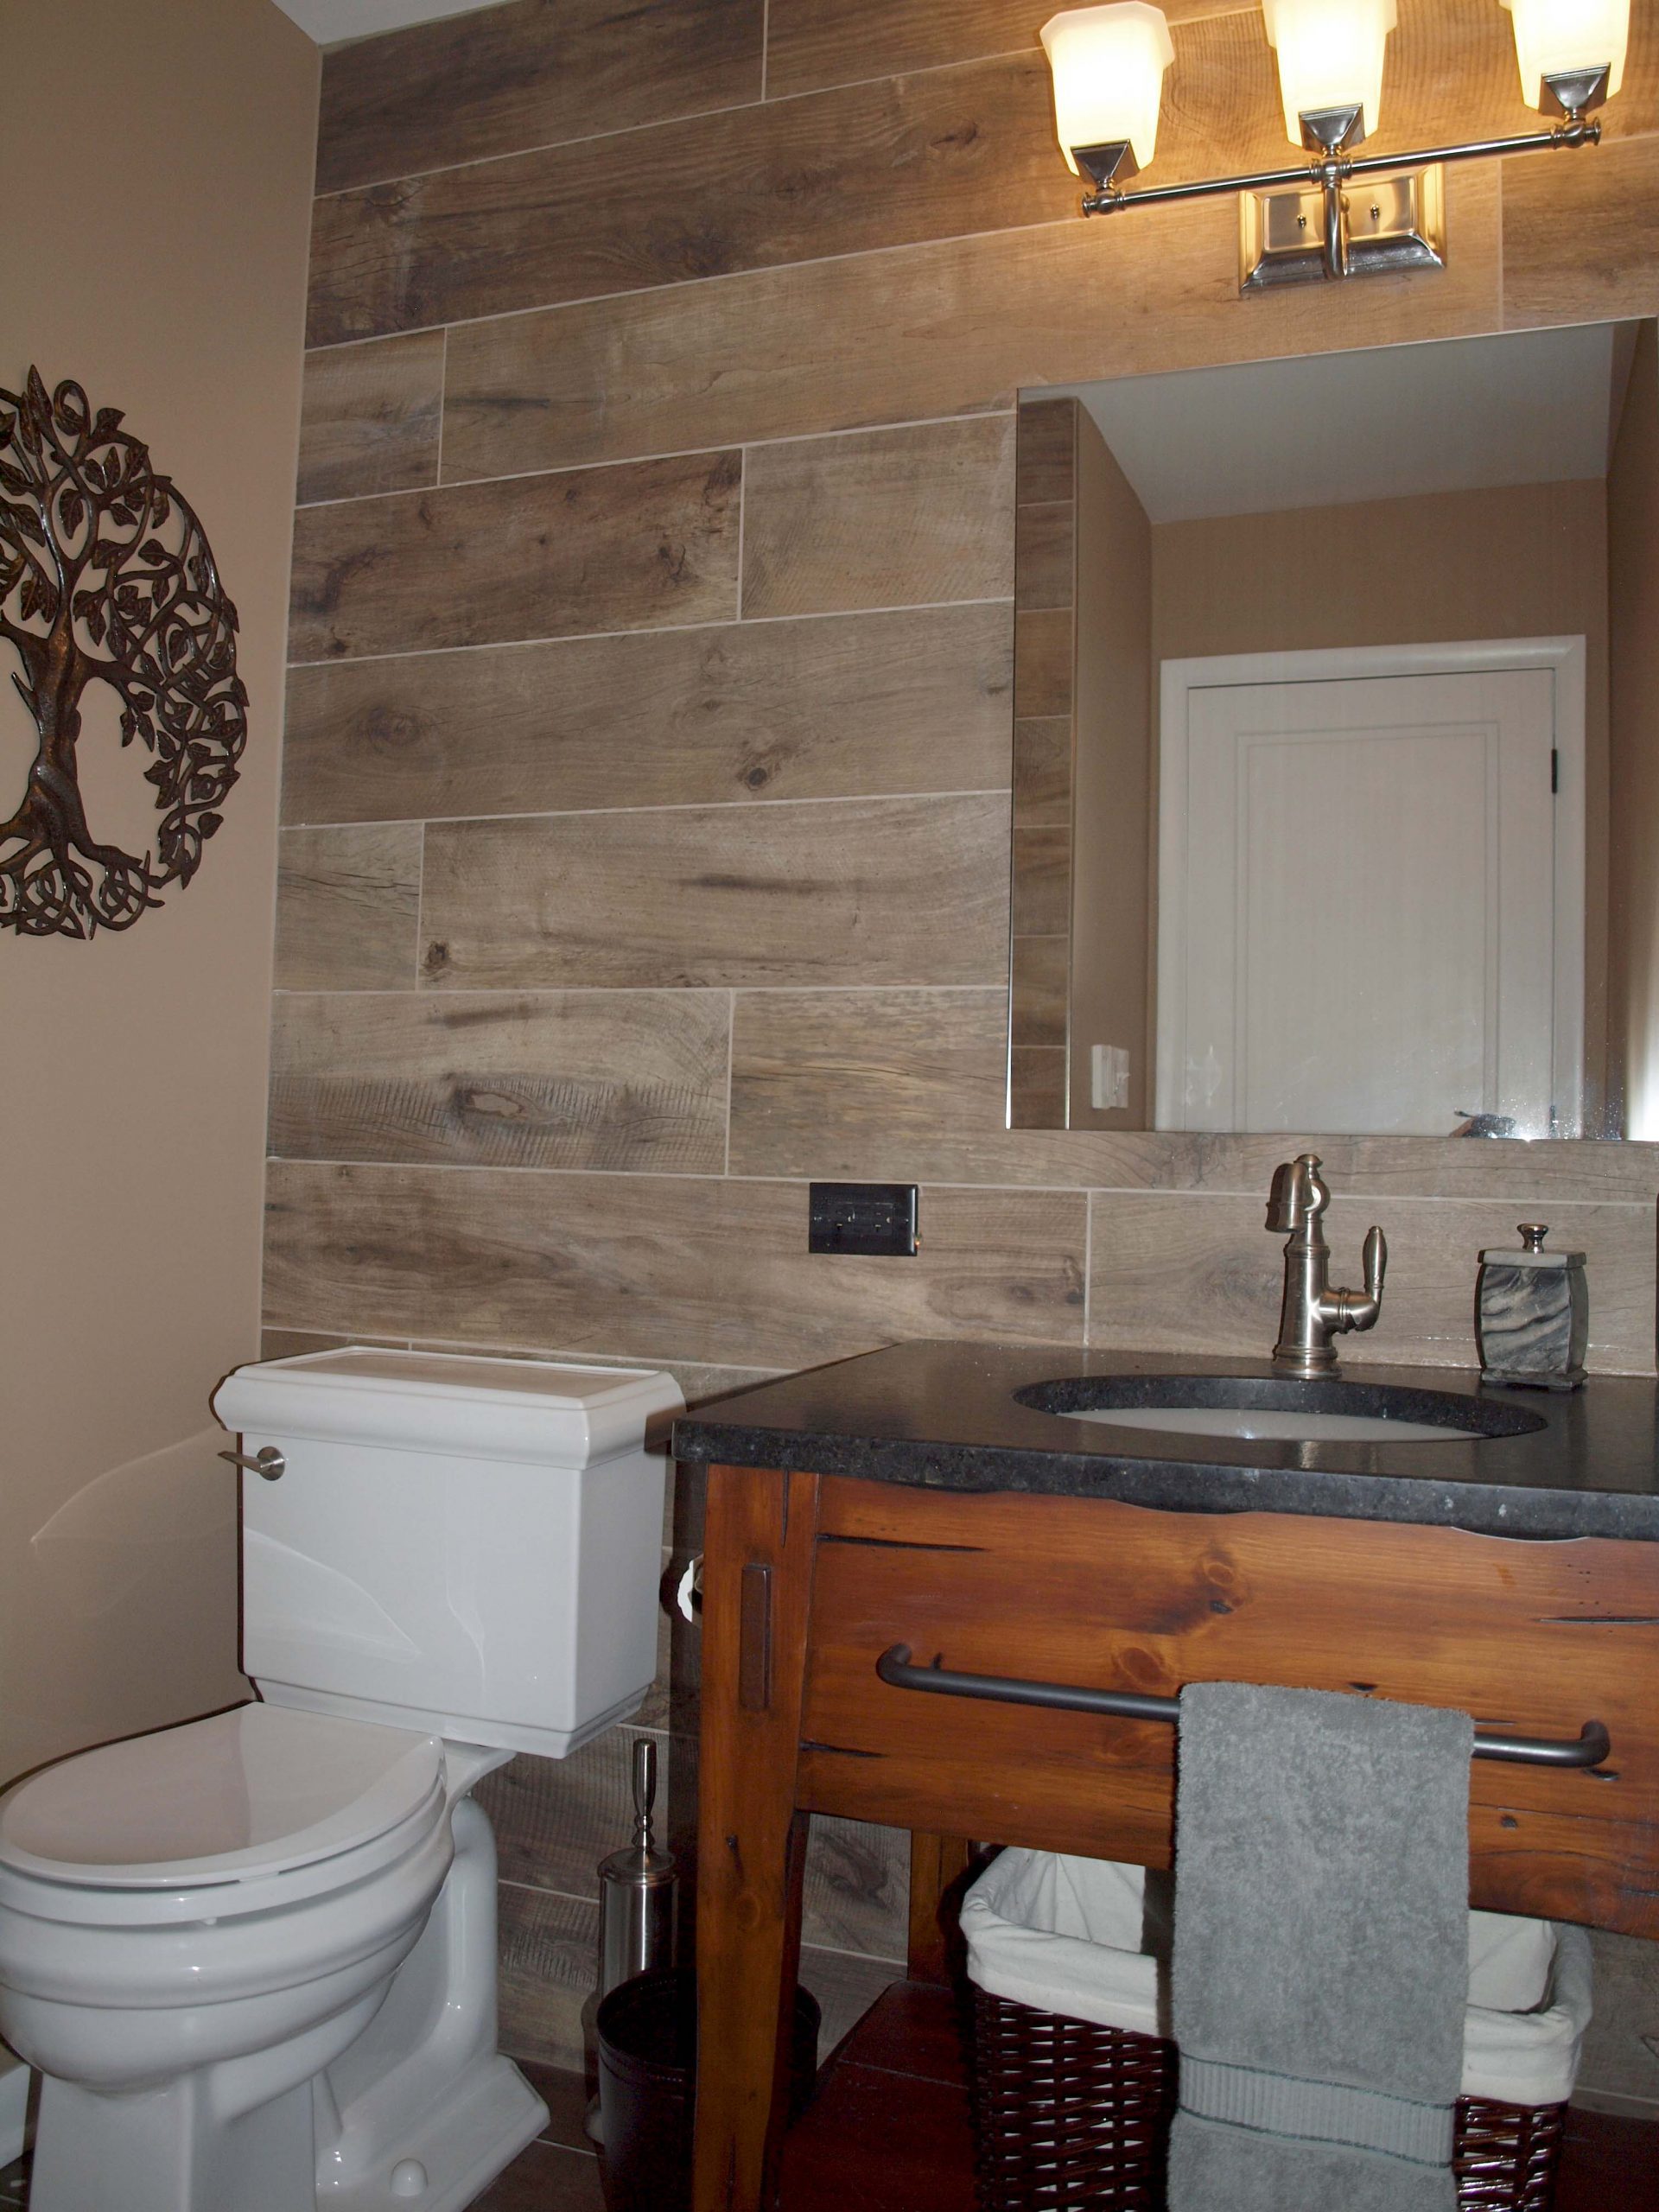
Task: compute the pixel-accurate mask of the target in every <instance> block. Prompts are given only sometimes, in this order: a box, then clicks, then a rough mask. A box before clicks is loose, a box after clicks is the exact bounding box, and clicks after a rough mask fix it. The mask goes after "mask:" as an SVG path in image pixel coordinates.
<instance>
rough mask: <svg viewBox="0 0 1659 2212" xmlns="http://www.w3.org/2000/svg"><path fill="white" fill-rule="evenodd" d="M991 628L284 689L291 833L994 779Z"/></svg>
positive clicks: (497, 664)
mask: <svg viewBox="0 0 1659 2212" xmlns="http://www.w3.org/2000/svg"><path fill="white" fill-rule="evenodd" d="M1010 631H1011V626H1010V623H1009V619H1008V613H1007V608H1006V607H929V608H925V609H922V610H918V611H917V612H915V613H898V614H864V615H848V616H844V617H836V618H835V619H833V620H811V621H803V622H766V623H742V624H730V625H726V626H719V627H715V628H710V629H706V630H695V631H693V630H668V631H657V632H648V631H641V632H637V633H635V634H634V635H632V636H629V637H620V638H579V639H563V640H560V641H558V642H556V643H554V644H550V645H512V646H502V647H500V648H499V649H496V650H493V651H490V652H466V653H436V654H413V655H409V656H400V657H397V658H392V659H389V660H372V661H362V662H348V663H344V664H340V666H337V667H335V666H331V665H329V664H327V663H321V664H316V665H315V666H312V667H308V668H301V669H296V670H294V671H292V673H291V674H290V676H289V690H288V726H287V731H286V734H285V737H284V742H283V812H284V816H285V817H286V818H287V819H288V820H289V821H293V822H350V821H354V820H359V819H364V818H379V817H385V816H388V815H389V816H391V817H395V818H397V819H398V820H403V819H404V818H427V819H429V818H431V817H435V816H441V815H451V816H453V815H468V814H534V813H539V812H548V811H554V810H556V811H558V812H560V813H574V812H576V811H579V810H582V809H584V808H588V807H613V806H616V805H619V804H624V805H631V806H683V805H696V804H720V803H723V802H725V801H728V800H741V801H748V802H753V801H754V800H769V799H774V798H784V799H788V798H857V797H861V796H864V795H867V794H868V795H874V794H876V793H878V792H881V791H989V790H994V789H995V787H996V786H998V785H1001V784H1004V783H1006V782H1007V779H1008V702H1009V698H1010V695H1011V685H1012V678H1011V675H1010V653H1011V645H1010Z"/></svg>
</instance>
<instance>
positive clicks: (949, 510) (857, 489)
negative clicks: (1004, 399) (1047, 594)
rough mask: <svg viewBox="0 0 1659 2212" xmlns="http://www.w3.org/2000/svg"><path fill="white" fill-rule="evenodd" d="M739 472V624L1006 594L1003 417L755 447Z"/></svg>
mask: <svg viewBox="0 0 1659 2212" xmlns="http://www.w3.org/2000/svg"><path fill="white" fill-rule="evenodd" d="M747 470H748V475H747V486H746V496H745V502H744V524H743V528H744V539H743V612H744V613H745V614H746V615H750V616H754V615H778V614H817V613H831V612H834V611H836V610H838V609H842V608H853V607H907V606H908V607H914V606H925V605H929V604H931V603H933V602H935V601H946V600H982V599H1000V598H1006V597H1007V596H1008V595H1009V594H1011V593H1012V591H1013V589H1014V569H1013V561H1012V537H1013V531H1012V527H1011V524H1012V515H1013V506H1014V420H1013V417H1012V416H977V417H969V418H968V419H966V420H963V421H959V422H949V423H921V424H917V425H915V426H913V427H910V428H906V429H896V430H877V431H870V432H868V433H860V434H855V435H851V436H847V437H837V438H822V439H807V440H803V441H801V442H798V443H794V444H789V445H772V446H762V447H760V448H757V449H755V450H754V451H753V452H751V454H749V456H748V462H747Z"/></svg>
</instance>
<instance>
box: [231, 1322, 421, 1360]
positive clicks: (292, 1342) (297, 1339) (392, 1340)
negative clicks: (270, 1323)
mask: <svg viewBox="0 0 1659 2212" xmlns="http://www.w3.org/2000/svg"><path fill="white" fill-rule="evenodd" d="M368 1341H369V1339H368V1338H364V1337H334V1336H327V1335H326V1334H324V1333H323V1332H322V1331H321V1330H318V1329H262V1330H261V1331H260V1332H259V1357H260V1358H261V1359H298V1358H300V1357H302V1355H303V1354H304V1353H306V1352H311V1351H342V1350H343V1349H344V1348H345V1346H346V1345H347V1344H365V1343H366V1342H368ZM381 1342H382V1343H384V1344H389V1345H390V1346H391V1348H392V1349H393V1350H394V1351H403V1350H404V1338H401V1337H387V1338H382V1339H381Z"/></svg>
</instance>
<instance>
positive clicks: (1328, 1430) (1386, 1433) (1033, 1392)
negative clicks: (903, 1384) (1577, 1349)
mask: <svg viewBox="0 0 1659 2212" xmlns="http://www.w3.org/2000/svg"><path fill="white" fill-rule="evenodd" d="M1014 1395H1015V1396H1016V1398H1017V1399H1018V1401H1019V1402H1020V1404H1021V1405H1024V1406H1030V1407H1031V1408H1033V1410H1034V1411H1036V1412H1038V1413H1046V1414H1063V1415H1064V1416H1065V1418H1066V1419H1067V1420H1069V1421H1095V1422H1098V1423H1099V1424H1101V1425H1102V1426H1103V1427H1108V1428H1115V1429H1124V1430H1136V1431H1139V1432H1140V1433H1141V1434H1142V1435H1145V1434H1146V1433H1147V1432H1148V1431H1150V1432H1152V1433H1154V1434H1159V1435H1173V1436H1209V1437H1221V1438H1225V1439H1227V1440H1230V1441H1231V1442H1235V1443H1248V1442H1251V1441H1260V1442H1264V1443H1265V1442H1272V1443H1280V1444H1470V1443H1475V1444H1478V1443H1481V1442H1483V1441H1484V1440H1485V1439H1487V1438H1488V1437H1493V1436H1524V1435H1527V1434H1529V1433H1531V1432H1532V1431H1534V1430H1536V1429H1540V1428H1541V1427H1543V1426H1544V1423H1543V1421H1542V1420H1541V1417H1540V1416H1539V1415H1538V1414H1529V1413H1526V1412H1524V1411H1523V1410H1522V1408H1520V1407H1518V1406H1510V1405H1503V1404H1500V1403H1498V1402H1496V1401H1493V1400H1490V1399H1484V1398H1476V1397H1471V1396H1465V1395H1453V1394H1452V1392H1450V1391H1443V1390H1413V1389H1402V1388H1401V1387H1400V1386H1399V1385H1398V1384H1391V1383H1348V1382H1343V1381H1339V1380H1338V1379H1336V1378H1334V1377H1332V1378H1326V1379H1322V1380H1320V1381H1318V1382H1313V1383H1301V1382H1296V1381H1294V1380H1293V1379H1291V1378H1289V1377H1287V1376H1262V1375H1078V1376H1061V1377H1060V1378H1059V1379H1058V1381H1056V1382H1052V1383H1032V1384H1031V1385H1029V1386H1028V1387H1027V1389H1023V1390H1019V1391H1016V1392H1015V1394H1014Z"/></svg>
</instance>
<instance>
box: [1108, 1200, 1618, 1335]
mask: <svg viewBox="0 0 1659 2212" xmlns="http://www.w3.org/2000/svg"><path fill="white" fill-rule="evenodd" d="M1091 1203H1092V1209H1093V1211H1092V1219H1093V1230H1092V1235H1093V1248H1092V1249H1093V1254H1094V1265H1093V1273H1092V1278H1091V1281H1090V1309H1089V1312H1090V1319H1089V1330H1090V1343H1091V1344H1097V1345H1110V1346H1122V1347H1125V1348H1127V1347H1128V1346H1131V1345H1136V1344H1142V1345H1144V1344H1156V1345H1158V1346H1159V1348H1160V1350H1162V1351H1190V1352H1219V1353H1224V1354H1228V1355H1238V1356H1245V1357H1260V1356H1262V1353H1263V1351H1264V1349H1265V1347H1267V1346H1268V1344H1270V1343H1271V1340H1272V1335H1273V1332H1274V1327H1275V1325H1276V1323H1277V1319H1278V1313H1279V1300H1280V1294H1281V1290H1282V1287H1283V1280H1284V1255H1283V1252H1282V1249H1281V1246H1282V1242H1283V1240H1282V1239H1281V1238H1277V1237H1273V1236H1266V1235H1264V1234H1263V1232H1262V1202H1261V1200H1260V1198H1208V1197H1205V1198H1195V1197H1188V1196H1181V1197H1173V1196H1167V1195H1165V1194H1163V1193H1161V1192H1158V1193H1154V1192H1148V1193H1145V1194H1139V1195H1135V1196H1128V1195H1125V1194H1124V1193H1122V1192H1096V1193H1095V1194H1094V1197H1093V1199H1092V1202H1091ZM1511 1211H1512V1208H1511V1207H1510V1206H1508V1205H1501V1204H1498V1203H1496V1202H1492V1203H1482V1202H1478V1201H1475V1200H1456V1199H1440V1200H1433V1201H1431V1200H1427V1199H1423V1198H1415V1199H1410V1198H1396V1199H1395V1200H1394V1201H1393V1202H1392V1203H1391V1204H1390V1205H1389V1206H1388V1207H1387V1209H1386V1210H1383V1209H1380V1208H1378V1207H1377V1206H1376V1204H1375V1202H1374V1201H1373V1200H1371V1199H1370V1198H1356V1197H1355V1196H1354V1195H1353V1194H1352V1193H1351V1192H1344V1191H1341V1190H1340V1188H1339V1186H1338V1195H1337V1196H1336V1197H1335V1198H1333V1199H1332V1205H1331V1211H1330V1212H1329V1213H1328V1214H1327V1215H1326V1217H1325V1230H1326V1234H1327V1235H1328V1236H1329V1237H1330V1240H1331V1243H1332V1248H1333V1250H1334V1253H1335V1263H1334V1265H1333V1268H1332V1274H1333V1275H1335V1276H1336V1277H1337V1278H1338V1280H1345V1281H1351V1280H1352V1279H1353V1278H1354V1276H1355V1275H1357V1272H1358V1258H1359V1247H1360V1242H1361V1239H1362V1238H1363V1236H1364V1234H1365V1231H1366V1229H1367V1228H1368V1226H1369V1225H1370V1223H1371V1221H1372V1220H1373V1219H1376V1218H1377V1217H1379V1216H1380V1217H1381V1218H1382V1219H1383V1226H1384V1228H1385V1229H1386V1230H1387V1232H1388V1239H1389V1279H1388V1285H1387V1295H1386V1298H1385V1300H1384V1305H1383V1319H1381V1321H1380V1322H1379V1323H1378V1324H1377V1326H1376V1330H1375V1331H1374V1332H1370V1333H1369V1334H1367V1335H1366V1336H1364V1337H1363V1338H1359V1337H1351V1338H1345V1339H1344V1342H1343V1344H1342V1346H1341V1351H1342V1359H1343V1364H1344V1367H1345V1368H1355V1367H1360V1366H1376V1365H1394V1366H1398V1365H1406V1366H1410V1365H1413V1364H1418V1365H1425V1366H1437V1367H1439V1366H1445V1367H1472V1366H1475V1365H1476V1364H1478V1361H1477V1357H1476V1352H1475V1337H1474V1319H1473V1313H1474V1281H1475V1268H1476V1262H1477V1255H1478V1253H1479V1251H1480V1249H1481V1248H1482V1247H1483V1246H1485V1245H1503V1244H1509V1243H1513V1241H1514V1237H1515V1224H1514V1223H1513V1221H1512V1220H1511V1219H1510V1214H1511ZM1550 1224H1551V1228H1552V1230H1553V1232H1554V1235H1555V1236H1557V1237H1558V1238H1559V1239H1560V1242H1561V1243H1562V1244H1563V1246H1570V1247H1571V1248H1573V1249H1575V1250H1580V1251H1583V1252H1586V1253H1587V1254H1588V1255H1589V1271H1590V1282H1591V1286H1592V1289H1591V1299H1590V1356H1589V1364H1590V1366H1591V1367H1592V1369H1594V1370H1598V1371H1599V1372H1602V1373H1605V1374H1638V1375H1645V1374H1651V1373H1652V1371H1653V1365H1654V1268H1653V1215H1652V1211H1651V1209H1650V1208H1649V1207H1646V1206H1623V1205H1614V1206H1608V1205H1554V1204H1552V1206H1551V1212H1550Z"/></svg>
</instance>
